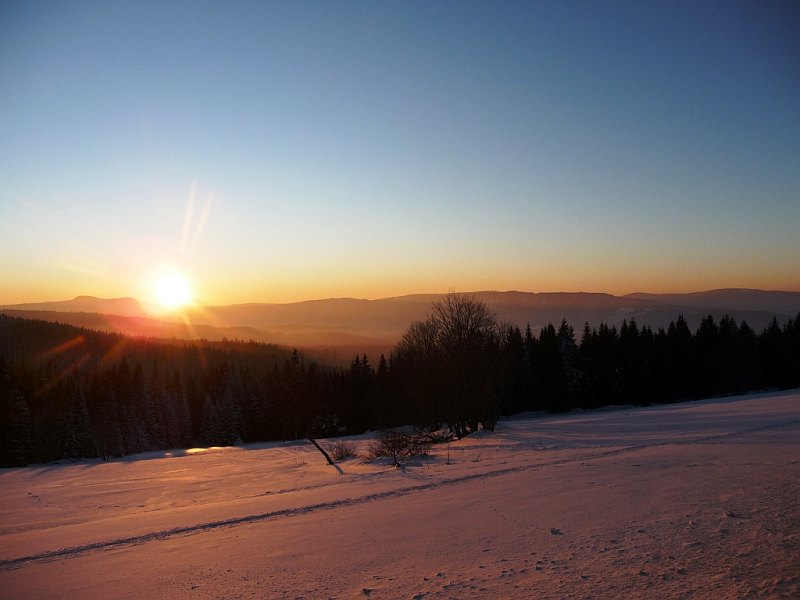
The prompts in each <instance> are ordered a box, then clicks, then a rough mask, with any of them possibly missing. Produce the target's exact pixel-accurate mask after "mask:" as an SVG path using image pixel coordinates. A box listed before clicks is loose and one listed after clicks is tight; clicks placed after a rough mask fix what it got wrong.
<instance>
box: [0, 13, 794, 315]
mask: <svg viewBox="0 0 800 600" xmlns="http://www.w3.org/2000/svg"><path fill="white" fill-rule="evenodd" d="M798 31H800V4H798V3H797V2H795V1H788V2H770V1H759V2H730V1H726V2H710V1H697V2H690V1H687V2H650V1H646V2H642V1H639V0H636V1H632V2H599V1H592V2H569V1H554V2H522V3H514V2H468V1H458V2H443V1H433V2H375V1H369V2H322V1H319V2H299V1H298V2H294V1H293V2H275V3H268V2H263V1H259V2H244V1H239V2H200V1H191V2H161V1H159V2H145V1H141V0H137V1H136V2H105V1H103V2H96V3H95V2H68V1H67V2H50V1H47V2H31V1H24V2H15V1H8V0H7V1H5V2H3V3H2V4H0V210H1V213H0V215H1V216H0V303H6V304H8V303H15V302H25V301H39V300H56V299H65V298H70V297H73V296H76V295H78V294H91V295H97V296H102V297H118V296H136V297H139V298H141V299H146V300H147V299H152V287H151V281H152V279H153V277H154V276H155V275H156V274H157V273H159V272H161V271H163V270H168V269H178V270H181V271H183V272H185V273H187V274H188V275H189V276H190V278H191V279H192V281H193V284H194V286H195V292H196V296H197V299H198V301H200V302H203V303H236V302H262V301H264V302H284V301H293V300H301V299H309V298H317V297H329V296H355V297H366V298H377V297H384V296H392V295H399V294H405V293H413V292H445V291H447V290H449V289H455V290H459V291H467V290H478V289H497V290H507V289H519V290H527V291H579V290H584V291H602V292H610V293H617V294H621V293H628V292H634V291H650V292H663V291H698V290H703V289H711V288H718V287H760V288H768V289H787V290H800V36H798V34H797V32H798Z"/></svg>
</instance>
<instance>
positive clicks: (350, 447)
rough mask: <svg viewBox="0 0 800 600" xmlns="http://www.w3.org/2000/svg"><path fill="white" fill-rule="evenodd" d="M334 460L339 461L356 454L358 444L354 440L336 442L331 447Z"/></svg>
mask: <svg viewBox="0 0 800 600" xmlns="http://www.w3.org/2000/svg"><path fill="white" fill-rule="evenodd" d="M331 456H332V457H333V460H335V461H337V462H339V461H343V460H347V459H348V458H353V457H354V456H356V445H355V444H354V443H353V442H336V443H335V444H334V445H333V448H332V449H331Z"/></svg>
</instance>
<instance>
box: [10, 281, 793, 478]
mask: <svg viewBox="0 0 800 600" xmlns="http://www.w3.org/2000/svg"><path fill="white" fill-rule="evenodd" d="M794 387H800V314H798V316H797V318H795V319H789V320H788V321H787V322H785V323H779V322H778V321H777V319H775V320H773V321H772V323H771V324H770V325H769V326H768V327H766V328H765V329H764V330H763V331H761V332H756V331H754V330H753V329H751V328H750V327H749V326H748V325H747V323H745V322H741V323H738V324H737V323H736V322H735V320H734V319H733V318H731V317H729V316H727V315H723V316H722V317H720V318H719V320H716V319H715V318H714V317H713V316H711V315H708V316H707V317H705V318H704V319H703V320H702V322H701V323H700V325H699V326H698V327H697V328H696V330H694V331H692V330H690V328H689V326H688V325H687V323H686V321H685V319H684V318H683V317H682V316H680V315H678V316H677V318H676V319H675V320H674V321H673V322H671V323H670V324H669V326H668V327H667V328H666V329H658V330H657V331H652V330H651V329H650V328H649V327H647V326H641V327H640V326H639V325H638V324H637V323H636V322H635V321H630V322H626V321H623V322H622V324H621V326H620V327H619V329H617V328H616V327H615V326H609V325H606V324H601V325H600V326H599V327H596V328H592V327H590V326H589V325H588V324H585V325H584V327H583V330H582V331H581V332H580V334H579V335H576V333H575V331H574V330H573V328H572V327H571V326H570V324H568V323H567V322H566V321H565V320H564V321H562V322H561V323H560V324H559V325H558V326H554V325H553V324H548V325H547V326H546V327H543V328H542V329H541V330H540V331H539V332H533V331H531V328H530V327H526V328H525V329H524V330H521V329H520V327H519V326H517V325H516V324H502V323H498V322H497V320H496V318H495V317H494V315H493V314H491V312H490V311H489V310H488V309H487V307H486V305H485V304H483V303H482V302H480V301H478V300H475V299H474V298H472V297H468V296H462V295H459V294H449V295H447V296H445V297H444V298H443V299H442V300H441V301H439V302H436V303H434V305H433V307H432V314H431V315H430V317H429V318H428V319H427V320H425V321H421V322H416V323H413V324H412V325H411V326H410V327H409V328H408V330H407V331H406V333H405V334H404V336H403V337H402V339H401V340H400V341H399V342H398V344H397V345H396V347H395V349H394V350H393V351H392V353H391V354H390V356H389V357H388V358H387V357H385V356H383V355H381V356H380V357H378V358H377V360H376V361H373V360H372V359H371V358H370V357H368V356H367V355H365V354H362V355H357V356H355V358H354V359H353V361H352V363H351V365H350V366H349V368H340V367H331V366H326V365H323V364H318V363H316V362H314V361H310V360H307V359H306V358H305V357H304V356H303V355H302V353H300V352H298V351H297V350H289V349H287V348H283V347H279V346H274V345H269V344H262V343H255V342H242V341H221V342H208V341H204V340H199V341H191V342H189V341H184V340H175V339H172V340H161V339H151V338H133V337H128V336H122V335H118V334H109V333H101V332H97V331H93V330H88V329H81V328H77V327H73V326H70V325H64V324H59V323H52V322H46V321H39V320H29V319H22V318H17V317H10V316H6V315H1V314H0V466H6V467H7V466H20V465H26V464H33V463H45V462H51V461H55V460H63V459H67V460H77V459H82V458H102V459H109V458H111V457H118V456H124V455H128V454H135V453H139V452H145V451H150V450H164V449H170V448H185V447H190V446H193V445H202V446H210V445H230V444H238V443H248V442H257V441H267V440H290V439H299V438H304V437H333V436H338V435H351V434H357V433H361V432H364V431H367V430H379V429H389V428H393V427H398V426H415V427H417V428H420V429H423V430H435V429H439V428H442V427H447V428H448V430H449V432H450V433H451V434H452V435H454V436H456V437H463V436H465V435H468V434H469V433H470V432H472V431H475V430H477V429H481V428H483V429H493V428H494V426H495V424H496V422H497V419H498V418H499V417H500V416H503V415H511V414H514V413H518V412H523V411H547V412H564V411H571V410H577V409H592V408H599V407H602V406H607V405H626V404H633V405H647V404H652V403H668V402H680V401H687V400H692V399H700V398H709V397H714V396H723V395H731V394H739V393H744V392H749V391H756V390H768V389H789V388H794Z"/></svg>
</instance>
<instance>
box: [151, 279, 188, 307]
mask: <svg viewBox="0 0 800 600" xmlns="http://www.w3.org/2000/svg"><path fill="white" fill-rule="evenodd" d="M156 298H157V299H158V303H159V304H161V305H162V306H164V307H167V308H179V307H181V306H184V305H186V304H190V303H191V302H192V288H191V286H190V285H189V281H188V280H187V279H186V277H184V276H183V275H181V274H179V273H170V274H169V275H162V276H161V277H159V278H158V280H157V281H156Z"/></svg>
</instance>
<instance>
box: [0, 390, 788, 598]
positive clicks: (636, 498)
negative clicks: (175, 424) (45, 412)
mask: <svg viewBox="0 0 800 600" xmlns="http://www.w3.org/2000/svg"><path fill="white" fill-rule="evenodd" d="M355 443H356V444H357V445H358V446H359V447H360V448H361V450H362V452H365V451H366V446H367V445H368V444H369V440H368V439H366V438H359V439H356V440H355ZM341 470H342V471H343V474H339V473H337V471H336V470H334V469H333V468H331V467H329V466H327V465H326V464H325V462H324V460H323V459H322V456H321V455H320V454H319V453H318V452H317V451H316V450H314V448H313V447H311V446H310V445H308V444H305V443H287V444H269V445H260V446H248V447H246V448H220V449H207V450H203V449H198V450H192V451H175V452H172V453H154V454H148V455H140V456H136V457H131V458H128V459H124V460H119V461H111V462H108V463H102V462H87V463H78V464H66V465H48V466H40V467H27V468H22V469H13V470H12V469H6V470H0V597H2V598H54V597H62V598H121V597H126V598H162V597H163V598H366V597H369V598H471V597H474V598H479V597H487V598H500V597H506V598H562V597H586V598H589V597H592V598H610V597H618V596H620V595H624V596H627V597H629V598H663V597H676V598H677V597H688V596H691V597H708V598H741V597H746V596H748V595H751V594H752V595H766V596H770V597H781V596H785V597H791V596H797V595H798V594H800V559H798V557H800V394H799V393H797V392H792V393H776V394H767V395H760V396H748V397H739V398H729V399H722V400H712V401H705V402H698V403H687V404H677V405H670V406H662V407H651V408H637V409H618V410H605V411H596V412H584V413H577V414H571V415H565V416H530V417H527V418H516V419H512V420H507V421H503V422H501V423H500V425H499V426H498V429H497V431H496V432H494V433H488V432H484V433H481V434H479V435H476V436H471V437H469V438H466V439H464V440H461V441H459V442H455V443H452V444H448V445H442V446H437V447H435V448H434V450H433V451H432V453H431V456H430V457H429V458H428V459H424V460H418V461H416V462H414V463H412V464H409V465H408V466H407V468H406V469H405V470H403V471H401V470H398V469H395V468H393V467H391V466H389V465H388V464H386V463H385V462H372V463H365V462H362V461H361V460H358V459H352V460H349V461H346V462H344V463H342V464H341Z"/></svg>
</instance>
